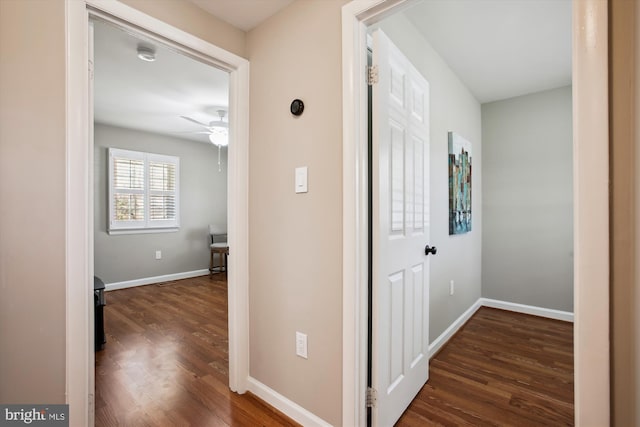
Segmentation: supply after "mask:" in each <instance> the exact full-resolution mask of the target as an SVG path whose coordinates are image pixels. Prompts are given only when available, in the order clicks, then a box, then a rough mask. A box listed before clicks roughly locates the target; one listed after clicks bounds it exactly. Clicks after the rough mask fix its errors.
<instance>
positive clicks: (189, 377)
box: [96, 276, 297, 427]
mask: <svg viewBox="0 0 640 427" xmlns="http://www.w3.org/2000/svg"><path fill="white" fill-rule="evenodd" d="M218 277H220V278H222V277H223V276H218ZM214 279H215V280H212V279H209V278H208V277H206V276H204V277H198V278H195V279H186V280H180V281H176V282H170V283H168V284H163V285H149V286H141V287H137V288H129V289H123V290H118V291H112V292H108V293H107V294H106V298H107V306H106V307H105V330H106V333H107V344H106V346H105V349H104V350H102V351H99V352H97V353H96V426H97V427H102V426H105V427H106V426H135V427H138V426H158V427H160V426H162V427H168V426H231V425H233V426H252V427H253V426H296V425H297V424H296V423H294V422H293V421H292V420H290V419H289V418H287V417H286V416H284V415H283V414H281V413H279V412H277V411H276V410H274V409H273V408H271V407H270V406H269V405H267V404H266V403H264V402H263V401H261V400H260V399H258V398H257V397H255V396H253V395H252V394H251V393H246V394H244V395H238V394H235V393H232V392H231V391H230V390H229V387H228V384H229V379H228V377H229V373H228V363H229V361H228V340H227V286H226V282H225V281H218V279H217V278H216V276H214Z"/></svg>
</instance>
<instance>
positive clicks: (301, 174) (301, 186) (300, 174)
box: [296, 166, 308, 193]
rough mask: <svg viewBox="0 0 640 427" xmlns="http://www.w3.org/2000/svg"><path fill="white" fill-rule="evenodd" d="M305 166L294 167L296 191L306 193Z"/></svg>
mask: <svg viewBox="0 0 640 427" xmlns="http://www.w3.org/2000/svg"><path fill="white" fill-rule="evenodd" d="M307 173H308V171H307V167H306V166H302V167H299V168H296V193H306V192H307V191H308V187H307Z"/></svg>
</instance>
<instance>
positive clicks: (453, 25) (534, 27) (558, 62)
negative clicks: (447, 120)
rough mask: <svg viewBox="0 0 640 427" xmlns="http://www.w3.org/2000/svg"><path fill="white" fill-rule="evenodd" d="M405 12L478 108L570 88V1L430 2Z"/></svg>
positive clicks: (480, 0) (461, 0)
mask: <svg viewBox="0 0 640 427" xmlns="http://www.w3.org/2000/svg"><path fill="white" fill-rule="evenodd" d="M404 13H405V15H406V16H407V18H408V19H409V20H410V21H411V22H412V23H413V24H414V25H415V26H416V28H418V29H419V30H420V31H421V32H422V33H423V34H424V36H425V38H426V39H427V41H428V42H429V43H430V44H431V45H432V46H433V48H434V49H435V50H436V51H437V52H438V53H439V54H440V56H442V58H443V59H444V60H445V62H446V63H447V64H448V65H449V67H451V69H452V70H453V71H454V72H455V73H456V74H457V75H458V77H459V78H460V79H461V80H462V81H463V82H464V83H465V85H466V86H467V87H468V88H469V89H470V90H471V92H472V93H473V94H474V95H475V97H476V98H477V99H478V101H479V102H480V103H485V102H490V101H495V100H499V99H506V98H511V97H514V96H519V95H524V94H527V93H533V92H538V91H541V90H546V89H551V88H556V87H560V86H565V85H568V84H570V83H571V0H426V1H424V2H422V3H420V4H418V5H416V6H414V7H412V8H411V9H408V10H407V11H405V12H404Z"/></svg>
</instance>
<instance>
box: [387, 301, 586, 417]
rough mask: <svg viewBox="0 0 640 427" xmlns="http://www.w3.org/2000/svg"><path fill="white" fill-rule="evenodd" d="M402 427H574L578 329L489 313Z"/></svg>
mask: <svg viewBox="0 0 640 427" xmlns="http://www.w3.org/2000/svg"><path fill="white" fill-rule="evenodd" d="M430 366H431V367H430V378H429V381H428V382H427V384H426V385H425V386H424V387H423V388H422V390H421V391H420V392H419V393H418V395H417V396H416V398H415V399H414V401H413V402H412V403H411V405H410V406H409V408H408V409H407V410H406V411H405V413H404V414H403V415H402V417H401V418H400V420H399V421H398V423H397V424H396V426H438V425H444V426H571V425H573V424H574V421H573V418H574V408H573V324H571V323H569V322H561V321H558V320H551V319H545V318H541V317H536V316H529V315H525V314H519V313H512V312H508V311H503V310H496V309H492V308H487V307H483V308H481V309H480V310H478V311H477V312H476V314H475V315H474V316H473V317H472V318H471V319H470V320H469V321H468V322H467V324H466V325H465V326H464V327H463V328H462V329H461V330H460V331H459V332H458V333H457V334H456V335H455V336H454V337H453V338H452V339H451V340H450V341H449V342H448V343H447V344H446V345H445V346H444V347H443V349H442V350H441V351H440V352H439V353H438V354H437V355H436V356H435V357H434V358H432V359H431V364H430Z"/></svg>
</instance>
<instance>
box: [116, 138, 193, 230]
mask: <svg viewBox="0 0 640 427" xmlns="http://www.w3.org/2000/svg"><path fill="white" fill-rule="evenodd" d="M179 166H180V159H179V158H178V157H174V156H164V155H161V154H151V153H142V152H139V151H129V150H120V149H117V148H110V149H109V233H110V234H118V233H124V232H152V231H154V230H155V231H172V230H176V229H177V228H178V227H179V226H180V215H179V213H180V212H179V211H180V209H179V207H180V203H179V189H180V186H179V178H180V174H179Z"/></svg>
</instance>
